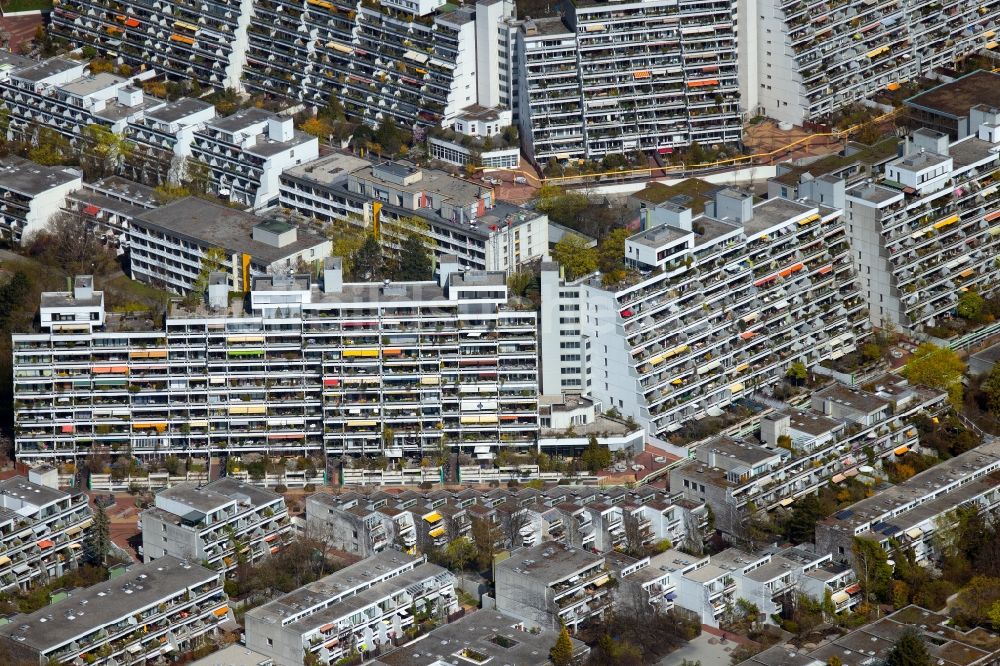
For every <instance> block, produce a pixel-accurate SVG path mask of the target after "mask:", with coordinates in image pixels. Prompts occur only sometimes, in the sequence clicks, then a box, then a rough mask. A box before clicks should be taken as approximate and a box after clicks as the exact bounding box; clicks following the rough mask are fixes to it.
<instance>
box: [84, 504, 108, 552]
mask: <svg viewBox="0 0 1000 666" xmlns="http://www.w3.org/2000/svg"><path fill="white" fill-rule="evenodd" d="M110 552H111V526H110V525H109V523H108V514H107V513H106V512H105V511H104V507H103V506H101V505H100V504H97V505H96V506H95V508H94V524H93V525H91V526H90V531H89V532H87V536H86V537H85V538H84V540H83V555H84V560H85V561H86V562H88V563H89V564H94V565H103V564H105V562H107V559H108V553H110Z"/></svg>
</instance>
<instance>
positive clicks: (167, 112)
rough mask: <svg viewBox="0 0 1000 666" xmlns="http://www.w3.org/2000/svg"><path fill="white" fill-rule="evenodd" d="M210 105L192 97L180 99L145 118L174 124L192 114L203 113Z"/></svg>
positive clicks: (149, 113)
mask: <svg viewBox="0 0 1000 666" xmlns="http://www.w3.org/2000/svg"><path fill="white" fill-rule="evenodd" d="M211 106H212V105H211V104H209V103H208V102H206V101H204V100H200V99H195V98H193V97H182V98H180V99H179V100H177V101H174V102H170V103H168V104H166V105H165V106H163V107H161V108H159V109H156V110H155V111H150V112H148V113H146V117H147V118H152V119H153V120H157V121H159V122H161V123H175V122H177V121H178V120H181V119H182V118H186V117H188V116H190V115H192V114H194V113H198V112H200V111H204V110H205V109H207V108H209V107H211Z"/></svg>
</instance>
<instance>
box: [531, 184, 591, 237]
mask: <svg viewBox="0 0 1000 666" xmlns="http://www.w3.org/2000/svg"><path fill="white" fill-rule="evenodd" d="M588 206H590V200H589V199H587V197H586V195H584V194H581V193H580V192H573V191H569V192H567V191H566V190H563V189H562V188H561V187H558V186H555V185H545V186H543V187H542V188H541V189H540V190H538V205H537V206H536V207H537V208H538V210H540V211H541V212H543V213H545V214H546V215H548V216H549V219H550V220H552V221H553V222H557V223H559V224H565V225H568V226H571V227H575V225H576V224H577V223H578V222H577V219H578V218H579V217H580V216H581V214H582V213H583V211H585V210H586V209H587V207H588Z"/></svg>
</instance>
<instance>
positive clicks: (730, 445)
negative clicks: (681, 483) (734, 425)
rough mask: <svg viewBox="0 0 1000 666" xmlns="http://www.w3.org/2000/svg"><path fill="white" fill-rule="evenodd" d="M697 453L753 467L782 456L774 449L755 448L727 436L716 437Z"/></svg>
mask: <svg viewBox="0 0 1000 666" xmlns="http://www.w3.org/2000/svg"><path fill="white" fill-rule="evenodd" d="M697 451H698V452H701V451H705V452H711V453H717V454H719V455H720V456H723V457H725V458H728V459H730V460H735V461H737V462H741V463H744V464H746V465H751V466H753V465H757V464H759V463H762V462H764V461H765V460H768V459H770V458H776V457H779V456H780V454H779V453H778V452H777V451H774V450H772V449H768V448H765V447H763V446H755V445H753V444H748V443H747V442H742V441H738V440H735V439H733V438H731V437H725V436H723V437H716V438H715V439H712V440H710V441H708V442H705V443H704V444H702V445H701V446H699V447H698V448H697ZM698 460H701V458H698Z"/></svg>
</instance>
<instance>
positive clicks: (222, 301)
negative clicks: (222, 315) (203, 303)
mask: <svg viewBox="0 0 1000 666" xmlns="http://www.w3.org/2000/svg"><path fill="white" fill-rule="evenodd" d="M228 305H229V278H228V277H227V276H226V274H225V273H222V272H220V271H215V272H213V273H209V275H208V307H210V308H212V309H213V310H221V309H225V308H226V306H228Z"/></svg>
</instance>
